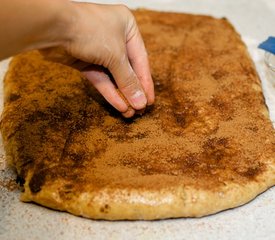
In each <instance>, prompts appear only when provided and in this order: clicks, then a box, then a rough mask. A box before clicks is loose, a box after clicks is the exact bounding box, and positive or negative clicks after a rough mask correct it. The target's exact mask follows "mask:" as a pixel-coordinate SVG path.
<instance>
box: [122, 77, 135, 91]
mask: <svg viewBox="0 0 275 240" xmlns="http://www.w3.org/2000/svg"><path fill="white" fill-rule="evenodd" d="M119 87H120V89H121V91H125V92H126V91H132V90H135V89H137V88H138V81H137V78H136V75H135V74H134V73H131V74H129V75H128V76H127V77H126V78H124V79H123V81H122V82H121V83H120V86H119Z"/></svg>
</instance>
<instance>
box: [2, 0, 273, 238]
mask: <svg viewBox="0 0 275 240" xmlns="http://www.w3.org/2000/svg"><path fill="white" fill-rule="evenodd" d="M93 2H99V3H115V2H120V3H124V4H127V5H128V6H129V7H131V8H137V7H145V8H150V9H155V10H164V11H178V12H188V13H196V14H207V15H213V16H216V17H224V16H225V17H227V18H228V19H229V20H230V21H231V22H232V23H233V25H234V26H235V28H236V29H237V31H238V32H239V33H240V34H241V36H242V38H243V39H244V41H245V42H246V44H247V45H248V48H249V51H250V53H251V55H252V58H253V60H254V62H255V63H256V67H257V70H258V72H259V75H260V77H261V79H262V82H263V88H264V92H265V97H266V101H267V104H268V106H269V110H270V113H271V118H272V120H273V123H275V74H274V75H273V78H272V76H271V75H270V72H268V70H267V69H266V67H265V66H264V63H263V52H262V51H260V50H258V49H257V45H258V43H260V42H261V41H263V40H265V39H266V38H267V37H268V36H275V24H274V23H275V1H274V0H178V1H177V0H162V1H161V0H160V1H149V0H147V1H146V0H136V1H134V0H130V1H107V0H106V1H93ZM6 69H7V61H2V62H0V82H1V85H2V82H3V81H2V78H3V76H4V73H5V71H6ZM1 89H2V87H1ZM2 96H3V93H2V90H1V91H0V97H1V99H2V98H3V97H2ZM2 105H3V101H2V100H1V101H0V110H2ZM1 145H2V141H1V142H0V239H1V240H13V239H16V240H17V239H18V240H21V239H29V240H32V239H60V240H62V239H66V240H67V239H127V240H128V239H146V240H147V239H158V240H161V239H173V240H177V239H190V240H193V239H221V240H223V239H234V240H235V239H249V240H252V239H268V240H269V239H270V240H272V239H275V223H274V222H275V187H273V188H271V189H269V190H268V191H266V192H265V193H263V194H261V195H260V196H258V197H257V198H256V199H255V200H253V201H251V202H250V203H248V204H246V205H244V206H241V207H238V208H235V209H232V210H227V211H224V212H221V213H218V214H215V215H212V216H208V217H203V218H197V219H195V218H185V219H170V220H160V221H117V222H111V221H94V220H90V219H84V218H81V217H75V216H73V215H70V214H67V213H62V212H56V211H53V210H50V209H47V208H44V207H40V206H38V205H35V204H26V203H22V202H20V201H19V193H20V192H19V191H18V190H16V189H13V185H12V184H11V182H10V180H11V179H14V178H15V175H14V173H13V172H12V171H11V170H10V169H8V168H7V166H6V163H5V157H4V152H3V148H2V146H1ZM3 182H4V183H5V184H4V185H6V186H3ZM7 186H8V187H7Z"/></svg>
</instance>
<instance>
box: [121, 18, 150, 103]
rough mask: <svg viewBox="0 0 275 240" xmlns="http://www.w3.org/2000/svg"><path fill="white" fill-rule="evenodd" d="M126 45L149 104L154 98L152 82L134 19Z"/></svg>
mask: <svg viewBox="0 0 275 240" xmlns="http://www.w3.org/2000/svg"><path fill="white" fill-rule="evenodd" d="M126 47H127V53H128V58H129V60H130V63H131V66H132V68H133V70H134V72H135V73H136V75H137V77H138V79H139V81H140V82H141V85H142V87H143V89H144V91H145V94H146V97H147V105H151V104H153V102H154V99H155V94H154V84H153V80H152V77H151V72H150V66H149V60H148V56H147V52H146V49H145V46H144V42H143V40H142V37H141V35H140V32H139V30H138V27H137V25H136V23H135V21H133V26H132V27H131V28H130V30H129V34H128V35H127V45H126Z"/></svg>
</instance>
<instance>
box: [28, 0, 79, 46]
mask: <svg viewBox="0 0 275 240" xmlns="http://www.w3.org/2000/svg"><path fill="white" fill-rule="evenodd" d="M46 2H47V6H45V7H47V10H46V11H47V13H46V14H45V16H46V17H45V18H44V19H43V20H42V21H43V22H42V21H41V22H42V23H41V24H38V25H37V26H38V28H37V29H33V33H32V34H30V35H28V37H27V38H26V40H25V42H26V43H25V45H26V49H25V50H33V49H42V48H49V47H57V46H64V45H65V44H66V43H67V42H68V41H70V40H71V34H70V29H71V26H72V25H73V22H74V21H75V15H76V14H75V11H74V8H73V5H72V4H71V2H69V1H67V0H62V1H60V0H59V1H46Z"/></svg>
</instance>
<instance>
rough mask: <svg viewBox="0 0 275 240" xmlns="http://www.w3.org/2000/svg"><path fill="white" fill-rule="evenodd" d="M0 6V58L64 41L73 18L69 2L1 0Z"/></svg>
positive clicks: (53, 0)
mask: <svg viewBox="0 0 275 240" xmlns="http://www.w3.org/2000/svg"><path fill="white" fill-rule="evenodd" d="M0 5H1V7H0V22H1V24H0V32H1V35H2V36H1V37H0V59H3V58H6V57H9V56H12V55H14V54H17V53H19V52H22V51H27V50H32V49H39V48H45V47H53V46H59V45H62V44H63V42H66V41H67V38H68V36H67V32H68V26H70V22H71V21H74V19H73V8H72V7H71V3H70V2H69V1H67V0H56V1H55V0H27V1H22V0H1V1H0Z"/></svg>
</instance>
